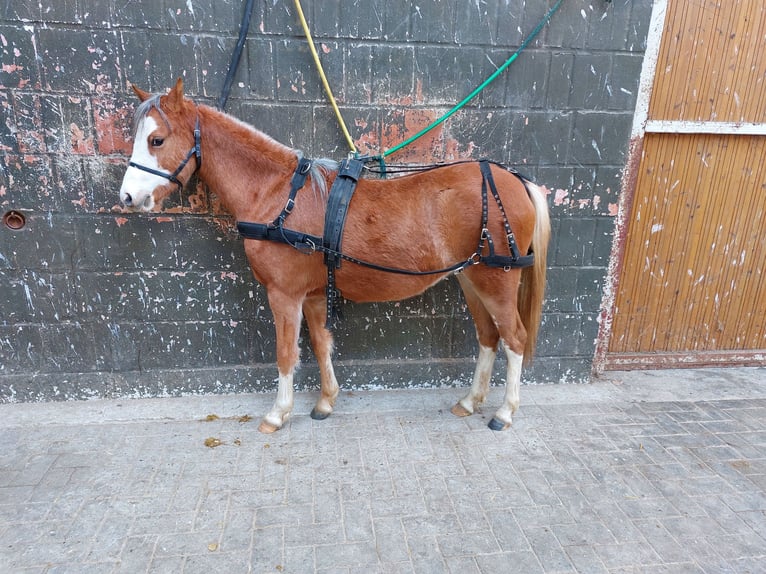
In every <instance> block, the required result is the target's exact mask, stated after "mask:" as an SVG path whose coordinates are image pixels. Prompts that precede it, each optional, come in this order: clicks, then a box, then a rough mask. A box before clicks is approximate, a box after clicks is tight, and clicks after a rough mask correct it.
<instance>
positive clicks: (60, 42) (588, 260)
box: [0, 0, 651, 401]
mask: <svg viewBox="0 0 766 574" xmlns="http://www.w3.org/2000/svg"><path fill="white" fill-rule="evenodd" d="M243 4H244V3H240V2H239V1H234V0H161V1H158V2H140V3H139V2H127V3H126V2H117V1H116V0H109V1H106V2H105V1H102V0H72V1H70V2H65V3H57V2H42V3H36V2H35V3H30V2H6V3H4V4H3V5H2V6H0V214H5V213H7V212H9V211H11V210H15V211H17V212H19V213H21V214H22V215H23V216H24V217H25V219H26V225H25V226H24V227H23V229H21V230H12V229H10V228H8V227H7V226H5V225H2V226H0V285H2V288H0V401H35V400H58V399H75V398H88V397H121V396H161V395H175V394H182V393H202V392H243V391H260V390H264V391H267V390H272V389H273V388H274V387H275V382H274V381H275V378H276V367H275V365H274V357H275V351H274V334H273V328H272V326H271V322H270V312H269V310H268V306H267V304H266V298H265V293H264V291H263V289H262V288H261V287H260V286H259V285H257V283H255V281H254V279H253V278H252V276H251V274H250V272H249V270H248V268H247V265H246V261H245V258H244V254H243V249H242V243H241V240H240V239H238V237H237V236H236V234H235V233H234V232H233V227H232V221H231V220H230V218H228V217H227V216H226V214H225V213H223V212H222V211H221V209H220V207H219V205H218V204H217V202H216V199H215V196H214V195H212V194H209V193H208V191H207V190H205V189H204V188H203V187H202V186H201V185H199V184H198V183H194V184H192V185H190V186H189V188H188V189H187V190H185V191H184V192H183V193H182V194H180V195H178V196H177V197H173V198H171V200H170V201H168V202H167V203H166V204H165V208H164V210H163V212H162V213H156V214H153V215H149V216H147V215H135V214H128V213H124V212H122V210H121V209H120V207H119V205H118V197H117V193H118V189H119V183H120V180H121V177H122V173H123V170H124V168H125V163H126V158H127V155H128V154H129V152H130V149H131V141H130V135H131V134H130V132H131V127H130V124H131V117H132V111H133V109H134V105H135V101H134V99H133V98H132V96H131V93H130V90H129V84H130V82H134V83H136V84H138V85H139V86H140V87H142V88H144V89H147V90H151V91H164V90H165V89H166V88H167V87H169V86H170V85H172V83H173V82H174V81H175V79H176V78H177V77H183V78H184V81H185V87H186V92H187V94H189V95H190V96H191V97H193V98H195V99H197V100H198V101H201V102H206V103H210V104H214V103H215V101H216V100H217V98H218V96H219V93H220V90H221V87H222V85H223V79H224V76H225V73H226V68H227V65H228V61H229V58H230V54H231V52H232V50H233V48H234V45H235V43H236V37H237V33H238V27H239V20H240V17H241V14H242V10H243ZM550 5H552V2H549V1H548V0H526V1H525V0H511V1H510V2H508V1H506V0H503V1H499V0H487V1H486V2H481V3H476V2H464V1H462V0H441V1H440V0H425V1H420V2H412V1H410V0H367V1H364V2H361V1H358V0H340V1H338V2H318V1H316V0H314V1H312V0H305V1H304V11H305V12H306V15H307V18H308V19H309V22H310V24H311V27H312V31H313V34H314V36H315V40H316V41H317V44H318V47H319V51H320V54H321V57H322V60H323V62H324V66H325V69H326V72H327V75H328V77H329V80H330V82H331V84H332V86H333V88H334V91H335V93H336V97H337V98H338V100H339V102H340V104H341V108H342V111H343V114H344V116H345V118H346V121H347V123H348V125H349V128H350V131H351V133H352V135H353V137H354V139H355V141H356V142H357V146H358V147H359V148H360V150H361V151H363V152H370V153H378V152H379V151H381V150H383V149H387V148H389V147H391V146H393V145H395V144H397V143H399V142H400V141H401V140H402V139H404V138H405V137H407V136H408V135H411V134H412V133H414V132H415V131H417V130H418V129H420V128H422V127H424V126H425V125H427V124H428V123H430V122H431V121H432V120H434V119H436V118H438V117H440V116H441V115H442V114H443V113H444V112H446V111H447V110H448V109H449V108H450V107H451V106H452V105H454V104H455V103H456V102H458V101H459V100H460V99H462V98H463V97H464V96H465V95H467V94H468V93H470V91H471V90H472V89H473V88H475V87H476V86H477V85H479V83H481V81H483V80H484V79H485V78H486V77H488V76H489V75H490V74H491V73H492V72H493V71H494V70H495V69H496V68H497V66H499V65H501V64H502V63H503V62H504V61H505V60H506V59H507V58H508V57H509V56H510V55H511V54H512V53H513V51H514V50H515V48H516V47H518V45H519V44H520V42H521V41H522V39H523V38H524V37H525V36H526V34H527V33H529V31H531V30H532V29H533V28H534V26H535V25H536V24H537V22H538V21H539V20H540V18H541V17H542V16H543V14H544V13H545V12H546V11H547V10H548V8H549V7H550ZM650 11H651V2H650V0H633V1H629V0H614V1H613V2H611V3H607V2H602V1H601V0H595V1H592V2H582V1H580V0H564V3H563V6H562V8H561V10H560V11H559V13H557V14H556V15H555V16H554V17H553V19H552V21H551V23H550V24H549V25H548V26H547V27H546V28H545V29H544V30H543V32H542V33H541V34H540V36H539V37H538V39H537V40H535V41H534V42H533V43H532V44H531V45H530V47H529V48H528V49H527V50H526V51H525V52H524V53H523V54H522V55H521V56H520V57H519V58H518V60H517V61H516V62H515V63H514V64H513V65H512V66H511V67H510V68H509V69H508V70H507V71H506V72H505V73H504V74H503V75H502V76H500V77H499V78H498V80H497V81H495V82H494V83H493V84H492V85H491V86H490V87H488V88H487V89H486V90H485V91H483V92H482V93H481V94H480V96H479V97H478V98H476V100H475V101H473V102H472V103H471V104H470V105H469V106H468V107H467V108H466V109H465V110H464V111H462V112H460V113H459V114H457V115H455V116H454V117H453V118H452V119H451V120H450V121H448V122H447V123H446V124H445V125H444V126H443V127H441V128H439V129H437V130H434V131H433V132H431V133H430V134H428V135H427V136H426V137H424V138H422V139H420V140H418V142H417V143H415V144H413V145H412V146H410V147H408V148H406V149H405V150H403V151H402V152H400V153H398V154H396V155H393V156H391V157H390V158H389V161H390V162H433V161H441V160H453V159H460V158H467V157H475V158H478V157H488V158H491V159H495V160H498V161H502V162H505V163H507V164H509V165H514V166H516V167H518V168H519V170H520V171H522V172H525V173H527V174H529V175H530V176H531V177H532V178H534V179H535V180H537V181H538V182H539V183H541V184H544V185H546V186H547V188H548V189H549V190H550V195H549V202H550V207H551V213H552V216H553V223H554V239H553V245H552V249H551V251H550V258H549V278H550V280H549V285H548V300H547V303H546V308H545V315H544V319H543V327H542V333H541V337H540V341H539V347H538V354H537V359H536V361H535V363H534V365H533V366H532V368H531V369H529V370H527V371H526V373H525V375H524V380H525V381H526V382H530V383H543V382H545V383H555V382H582V381H585V380H587V379H588V377H589V373H590V368H591V362H592V357H593V352H594V340H595V337H596V334H597V323H596V318H597V316H598V312H599V306H600V303H601V293H602V285H603V280H604V276H605V272H606V267H607V264H608V259H609V252H610V246H611V234H612V226H613V219H614V215H615V211H616V204H617V196H618V193H619V186H620V183H619V181H620V173H621V170H622V168H623V164H624V161H625V153H626V149H627V144H628V137H629V132H630V125H631V121H632V116H633V108H634V105H635V98H636V94H637V86H638V79H639V73H640V68H641V63H642V57H643V51H644V44H645V37H646V29H647V26H648V23H649V16H650ZM227 111H229V112H230V113H232V114H233V115H235V116H237V117H239V118H240V119H242V120H244V121H247V122H249V123H252V124H253V125H255V126H256V127H258V128H259V129H261V130H262V131H265V132H266V133H268V134H270V135H271V136H273V137H275V138H276V139H278V140H280V141H282V142H284V143H286V144H288V145H291V146H293V147H296V148H299V149H302V150H303V151H304V152H305V153H306V155H308V156H314V157H319V156H328V157H334V158H341V157H344V156H345V155H346V153H347V148H346V145H345V142H344V140H343V138H342V136H341V131H340V128H339V127H338V124H337V122H336V121H335V118H334V116H333V114H332V112H331V110H330V108H329V106H328V105H327V102H326V100H325V96H324V94H323V92H322V89H321V85H320V82H319V78H318V75H317V72H316V70H315V68H314V65H313V62H312V61H311V58H310V55H309V52H308V48H307V45H306V42H305V39H304V37H303V34H302V32H301V29H300V25H299V23H298V20H297V18H296V15H295V10H294V6H293V3H292V2H290V1H287V0H269V1H268V2H265V1H256V3H255V12H254V15H253V19H252V23H251V26H250V29H249V34H248V40H247V44H246V49H245V53H244V55H243V59H242V62H241V64H240V68H239V70H238V72H237V75H236V78H235V82H234V86H233V89H232V93H231V97H230V99H229V104H228V107H227ZM344 312H345V319H344V321H343V322H342V323H341V324H340V326H339V327H338V328H337V330H336V341H337V352H336V361H337V365H338V369H337V370H338V374H339V377H340V380H341V384H342V386H343V387H344V388H345V389H353V388H370V387H401V386H441V385H466V384H468V382H469V380H470V375H471V373H472V368H473V367H472V365H473V357H474V355H475V353H476V343H475V340H474V334H473V326H472V323H471V322H470V319H469V318H468V315H467V311H466V309H465V305H464V303H463V301H462V297H461V295H460V293H459V289H458V288H457V285H456V283H455V281H454V280H448V281H445V282H443V283H442V284H440V285H439V286H437V287H436V288H435V289H433V290H432V291H430V292H428V293H426V294H424V295H422V296H420V297H417V298H415V299H413V300H409V301H404V302H400V303H387V304H376V305H353V304H347V305H345V307H344ZM304 341H307V337H304ZM303 347H304V349H303V355H302V357H303V361H304V365H303V368H302V370H301V371H300V373H299V376H298V385H299V386H300V387H302V388H313V387H316V386H317V384H318V382H317V381H318V373H317V369H316V364H315V362H314V359H313V356H312V355H311V353H310V350H309V349H308V345H307V344H304V345H303ZM497 366H498V367H499V370H498V376H496V380H498V381H502V376H500V375H503V374H504V371H505V366H504V364H503V363H502V362H500V361H498V365H497Z"/></svg>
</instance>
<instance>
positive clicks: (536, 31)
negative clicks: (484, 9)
mask: <svg viewBox="0 0 766 574" xmlns="http://www.w3.org/2000/svg"><path fill="white" fill-rule="evenodd" d="M563 1H564V0H558V1H557V2H556V4H554V5H553V8H551V9H550V10H548V13H547V14H546V15H545V17H544V18H543V19H542V20H541V21H540V23H539V24H538V25H537V27H536V28H535V29H534V30H532V33H531V34H530V35H529V36H527V37H526V39H525V40H524V41H523V42H522V43H521V45H520V46H519V48H518V49H517V50H516V51H515V52H514V53H513V55H512V56H511V57H510V58H508V59H507V60H506V62H505V64H503V65H502V66H500V67H499V68H498V69H497V70H495V72H494V73H493V74H492V75H491V76H490V77H489V78H487V79H486V80H484V82H482V83H481V85H480V86H479V87H477V88H476V89H475V90H474V91H473V92H471V93H470V94H468V95H467V96H466V97H465V98H464V99H463V101H461V102H460V103H459V104H458V105H456V106H455V107H454V108H452V109H451V110H450V111H448V112H447V113H446V114H444V115H443V116H442V117H440V118H439V119H438V120H436V121H435V122H434V123H432V124H431V125H430V126H428V127H425V128H423V129H422V130H420V131H419V132H418V133H416V134H415V135H414V136H412V137H411V138H409V139H406V140H405V141H403V142H401V143H400V144H398V145H395V146H394V147H392V148H390V149H388V150H386V151H384V152H383V154H382V157H386V156H389V155H391V154H392V153H395V152H397V151H399V150H400V149H402V148H403V147H405V146H408V145H410V144H411V143H412V142H414V141H415V140H416V139H418V138H419V137H421V136H423V135H425V134H427V133H428V132H430V131H431V130H432V129H434V128H435V127H437V126H440V125H441V124H443V123H444V122H445V121H447V120H448V119H449V118H451V117H452V116H453V115H455V114H456V113H457V112H458V111H460V110H461V109H462V108H463V107H464V106H465V105H466V104H467V103H468V102H470V101H471V100H472V99H474V98H475V97H476V96H477V95H478V94H479V92H481V91H482V90H483V89H484V88H486V87H487V86H488V85H489V84H491V83H492V82H493V81H494V80H495V78H497V77H498V76H499V75H500V74H502V73H503V72H504V71H505V69H506V68H507V67H508V66H510V65H511V64H512V63H513V62H514V60H516V58H518V57H519V54H521V52H522V51H523V50H524V48H526V47H527V46H528V45H529V43H530V42H531V41H532V40H534V39H535V37H536V36H537V35H538V34H539V33H540V30H542V29H543V26H545V25H546V24H547V23H548V21H549V20H550V19H551V16H553V14H555V13H556V10H558V9H559V7H560V6H561V3H562V2H563Z"/></svg>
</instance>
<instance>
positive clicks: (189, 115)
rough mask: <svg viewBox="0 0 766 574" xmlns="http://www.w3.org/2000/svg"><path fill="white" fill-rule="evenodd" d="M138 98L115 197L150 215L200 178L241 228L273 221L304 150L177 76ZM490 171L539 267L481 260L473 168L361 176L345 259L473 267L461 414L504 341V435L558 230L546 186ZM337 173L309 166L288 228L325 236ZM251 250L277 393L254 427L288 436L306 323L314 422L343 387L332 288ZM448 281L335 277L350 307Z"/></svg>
mask: <svg viewBox="0 0 766 574" xmlns="http://www.w3.org/2000/svg"><path fill="white" fill-rule="evenodd" d="M133 90H134V91H135V93H136V95H137V96H138V98H139V99H140V100H141V104H140V105H139V106H138V108H137V110H136V115H135V122H134V129H135V137H134V144H133V153H132V156H131V159H130V163H129V167H128V169H127V171H126V173H125V176H124V179H123V182H122V188H121V189H120V199H121V201H122V203H123V204H124V205H125V206H126V207H127V208H129V209H135V210H140V211H151V210H153V209H154V208H155V206H159V205H161V202H162V201H163V199H164V198H165V197H167V196H168V195H169V194H170V193H171V192H172V191H174V190H176V189H180V188H182V187H183V186H184V185H185V184H186V183H187V182H188V180H189V179H190V178H191V176H192V175H193V174H194V173H195V171H196V172H197V174H198V177H199V178H200V179H201V180H202V182H204V183H205V184H206V185H207V186H208V187H209V188H210V189H211V190H212V191H214V192H215V194H216V195H217V196H218V197H219V198H220V200H221V202H222V203H223V205H224V207H225V208H226V209H227V210H228V211H229V212H230V213H231V214H232V215H233V216H234V217H235V218H236V219H237V220H238V221H246V222H262V223H268V222H271V221H273V220H274V218H275V217H276V216H277V215H278V214H279V213H280V212H281V210H282V209H283V208H284V206H285V204H286V201H287V198H288V194H289V192H290V189H291V179H292V177H293V174H294V172H295V171H296V167H297V166H298V163H299V160H300V158H301V154H300V152H298V151H296V150H293V149H290V148H288V147H286V146H284V145H282V144H280V143H278V142H276V141H274V140H273V139H271V138H270V137H269V136H267V135H265V134H263V133H261V132H259V131H258V130H256V129H255V128H253V127H251V126H249V125H247V124H245V123H243V122H241V121H239V120H237V119H235V118H233V117H231V116H229V115H227V114H225V113H223V112H220V111H218V110H215V109H213V108H211V107H207V106H204V105H196V104H195V103H194V102H192V101H190V100H188V99H186V98H184V95H183V83H182V81H181V80H180V79H179V80H178V82H177V83H176V85H175V87H173V88H172V89H171V90H170V91H169V93H168V94H167V95H162V96H160V95H152V94H149V93H147V92H144V91H143V90H140V89H139V88H136V87H135V86H134V87H133ZM489 166H490V169H491V174H492V179H494V183H495V184H496V189H497V191H498V193H499V197H500V198H501V199H502V204H503V205H504V206H505V212H506V220H507V222H508V223H509V224H510V227H511V229H512V230H513V233H514V234H515V238H516V241H517V245H518V248H519V251H520V252H521V253H527V251H528V250H529V249H530V248H532V249H533V250H534V264H533V265H532V266H529V267H525V268H524V269H518V268H514V269H503V268H501V267H490V266H488V265H484V264H482V263H478V264H472V263H476V262H478V261H479V259H480V256H482V255H483V254H482V253H477V248H476V246H477V240H478V239H479V237H480V235H481V234H482V199H481V198H482V191H481V189H482V185H483V179H482V173H481V170H480V165H479V163H478V162H463V163H456V164H447V165H444V166H443V167H438V168H437V169H430V170H426V171H421V172H417V173H412V174H409V175H405V176H401V177H395V178H391V179H388V180H380V179H365V178H360V179H359V182H358V185H357V188H356V192H355V194H354V196H353V201H352V202H351V205H350V208H349V210H348V216H347V219H346V222H345V229H344V232H343V249H342V250H343V253H344V254H348V255H349V256H352V257H354V258H357V259H360V260H365V261H369V262H372V263H375V264H378V265H381V266H386V267H392V268H401V269H407V270H419V271H428V270H438V269H444V268H448V267H450V266H451V265H453V264H454V263H455V262H461V261H464V262H467V263H468V264H467V265H465V266H464V268H463V269H461V272H460V273H456V274H455V276H456V277H457V280H458V282H459V283H460V286H461V288H462V290H463V293H464V294H465V299H466V303H467V304H468V308H469V310H470V312H471V315H472V316H473V320H474V323H475V325H476V334H477V338H478V341H479V354H478V358H477V363H476V370H475V372H474V375H473V382H472V384H471V388H470V390H469V391H468V393H467V394H466V395H465V396H464V397H463V398H461V399H460V400H459V401H458V402H457V404H455V406H454V407H453V408H452V412H453V413H454V414H456V415H457V416H467V415H470V414H472V413H473V412H474V411H475V410H476V409H477V407H478V406H479V405H480V404H481V403H482V401H483V400H484V398H485V396H486V394H487V391H488V388H489V381H490V377H491V374H492V366H493V364H494V360H495V354H496V352H497V348H498V343H499V344H500V346H501V347H502V349H503V351H504V352H505V355H506V357H507V360H508V372H507V379H506V391H505V397H504V400H503V403H502V405H501V406H500V408H499V410H498V411H497V412H496V413H495V415H494V418H493V419H492V421H491V422H490V425H489V426H490V428H492V429H494V430H500V429H505V428H508V426H509V425H510V424H511V417H512V414H513V413H514V412H515V411H516V409H517V408H518V406H519V385H520V379H521V367H522V363H523V360H524V359H527V360H529V359H531V357H532V353H533V350H534V346H535V339H536V337H537V331H538V327H539V322H540V315H541V310H542V302H543V289H544V283H545V264H546V251H547V244H548V240H549V238H550V220H549V216H548V207H547V202H546V199H545V196H544V194H543V192H542V190H541V189H540V188H539V187H538V186H536V185H534V184H532V183H530V182H528V181H526V180H523V179H522V178H520V177H519V176H517V175H516V174H514V173H511V172H510V171H508V170H506V169H503V168H502V167H501V166H498V165H496V164H489ZM337 167H338V164H337V163H335V162H332V161H329V160H319V161H314V162H312V163H311V167H310V169H309V170H308V173H307V174H306V177H307V179H306V182H305V183H306V185H305V187H304V188H303V189H302V190H300V191H298V195H297V197H296V200H295V206H294V209H293V210H292V212H291V213H290V215H289V217H288V219H287V224H288V225H287V226H286V227H289V228H290V229H293V230H299V231H301V232H303V233H307V234H312V235H314V236H320V237H321V236H322V232H323V227H324V219H325V208H326V204H327V189H329V186H330V185H331V184H332V182H333V181H334V180H335V178H336V175H337ZM488 214H489V218H488V223H487V229H488V231H489V234H490V236H491V237H495V238H501V237H502V238H505V237H506V229H505V227H504V223H503V216H502V214H501V213H500V210H499V208H498V206H497V205H496V204H495V202H494V201H492V199H491V198H490V200H489V206H488ZM504 244H505V242H504V241H497V247H496V249H498V251H500V250H501V248H502V247H504ZM484 247H485V248H488V246H487V245H485V246H484ZM245 252H246V253H247V258H248V261H249V263H250V266H251V268H252V270H253V273H254V275H255V278H256V279H257V280H258V281H259V282H260V283H261V284H262V285H263V286H264V287H265V288H266V292H267V295H268V300H269V305H270V307H271V310H272V313H273V316H274V326H275V327H276V337H277V367H278V369H279V388H278V391H277V398H276V401H275V403H274V406H273V408H272V409H271V410H270V411H269V412H268V414H266V416H265V417H264V418H263V420H262V421H261V424H260V427H259V428H260V430H261V431H262V432H273V431H275V430H277V429H279V428H280V427H282V425H283V424H284V423H285V420H286V419H287V417H288V416H289V415H290V411H291V410H292V407H293V374H294V372H295V369H296V367H297V364H298V360H299V354H300V351H299V348H298V336H299V331H300V326H301V321H302V318H303V317H305V318H306V321H307V323H308V327H309V333H310V338H311V344H312V346H313V348H314V353H315V354H316V357H317V360H318V363H319V371H320V380H321V391H320V396H319V400H318V401H317V403H316V406H315V407H314V409H313V410H312V412H311V416H312V417H313V418H315V419H323V418H325V417H326V416H327V415H329V414H330V413H331V412H332V409H333V406H334V404H335V400H336V398H337V396H338V391H339V387H338V382H337V380H336V378H335V373H334V372H333V365H332V361H331V353H332V345H333V341H332V333H331V332H330V331H329V330H328V329H327V328H326V324H325V321H326V317H327V309H326V292H325V288H326V286H327V281H328V280H327V269H326V267H325V264H324V261H323V256H322V254H321V253H318V252H307V251H306V250H297V249H295V248H294V247H292V246H291V245H288V244H285V243H279V242H273V241H256V240H250V239H246V240H245ZM450 274H452V273H449V272H444V273H440V274H436V275H402V274H395V273H387V272H383V271H380V270H375V269H370V268H367V267H364V266H362V265H359V264H355V263H353V262H344V263H343V265H342V266H341V267H340V268H339V269H338V270H337V272H336V281H337V288H338V289H339V290H340V292H341V293H342V294H343V297H345V298H346V299H349V300H351V301H360V302H372V301H392V300H401V299H405V298H407V297H412V296H414V295H417V294H419V293H421V292H423V291H424V290H425V289H427V288H428V287H430V286H431V285H434V284H435V283H437V282H438V281H440V280H441V279H443V278H444V277H446V276H447V275H450Z"/></svg>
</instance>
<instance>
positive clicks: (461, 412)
mask: <svg viewBox="0 0 766 574" xmlns="http://www.w3.org/2000/svg"><path fill="white" fill-rule="evenodd" d="M450 412H451V413H452V414H453V415H455V416H456V417H469V416H471V415H472V414H473V413H472V412H471V411H469V410H468V409H467V408H465V407H464V406H463V405H461V404H460V403H455V406H454V407H452V408H451V409H450Z"/></svg>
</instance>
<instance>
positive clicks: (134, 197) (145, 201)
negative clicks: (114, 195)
mask: <svg viewBox="0 0 766 574" xmlns="http://www.w3.org/2000/svg"><path fill="white" fill-rule="evenodd" d="M120 201H121V202H122V204H123V205H124V206H125V207H127V208H128V209H130V210H131V211H151V210H152V209H154V205H155V203H154V195H153V194H151V193H147V194H139V193H135V192H134V193H131V192H129V191H125V190H120Z"/></svg>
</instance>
